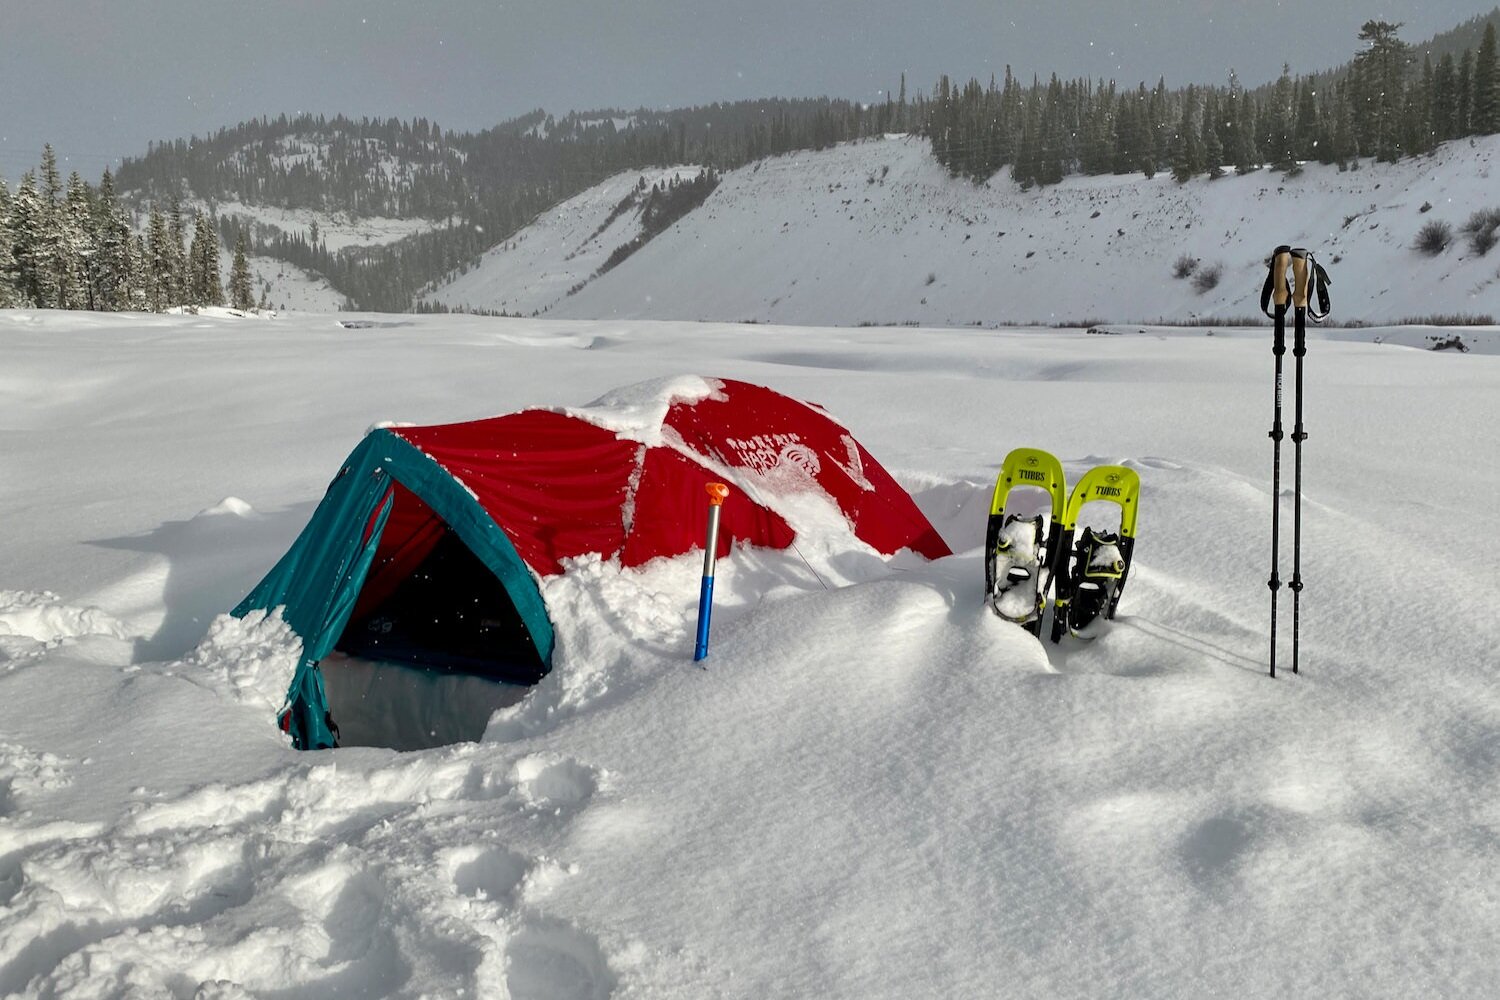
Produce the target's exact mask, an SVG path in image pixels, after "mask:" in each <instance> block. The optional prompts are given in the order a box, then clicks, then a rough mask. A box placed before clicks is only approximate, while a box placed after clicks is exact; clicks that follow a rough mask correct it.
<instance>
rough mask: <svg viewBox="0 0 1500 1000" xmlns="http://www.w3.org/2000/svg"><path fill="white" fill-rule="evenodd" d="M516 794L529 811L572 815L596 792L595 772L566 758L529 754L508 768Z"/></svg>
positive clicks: (597, 777) (596, 774)
mask: <svg viewBox="0 0 1500 1000" xmlns="http://www.w3.org/2000/svg"><path fill="white" fill-rule="evenodd" d="M511 780H512V781H514V782H515V786H516V794H517V795H518V796H519V797H520V799H521V802H522V803H523V804H524V805H525V807H526V808H527V809H529V810H534V811H536V812H547V813H552V814H554V815H557V816H564V815H572V814H573V813H575V812H577V811H578V810H579V809H581V808H583V806H584V805H585V804H586V803H587V802H588V801H589V799H591V798H593V796H594V793H595V792H596V791H598V790H599V772H597V771H596V770H595V769H594V768H591V767H589V766H587V765H585V764H580V763H579V762H578V761H576V760H572V759H570V758H567V757H561V758H559V757H554V756H551V755H548V754H533V755H531V756H528V757H522V758H521V759H520V760H518V761H516V763H515V766H514V767H513V768H512V769H511Z"/></svg>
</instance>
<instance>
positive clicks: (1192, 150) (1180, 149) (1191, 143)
mask: <svg viewBox="0 0 1500 1000" xmlns="http://www.w3.org/2000/svg"><path fill="white" fill-rule="evenodd" d="M1197 105H1198V92H1197V89H1196V88H1194V87H1192V86H1189V87H1188V89H1187V94H1186V95H1184V97H1183V99H1182V118H1181V120H1179V121H1178V123H1177V135H1176V137H1175V139H1174V140H1173V150H1172V176H1173V177H1174V178H1176V179H1177V182H1178V183H1179V184H1180V183H1184V182H1186V181H1187V180H1188V179H1189V178H1190V177H1192V176H1193V175H1194V174H1196V173H1199V172H1200V171H1201V170H1202V169H1203V154H1202V152H1201V150H1200V149H1199V145H1198V144H1199V137H1198V124H1197V123H1196V122H1195V121H1194V120H1193V118H1194V115H1195V114H1196V113H1197Z"/></svg>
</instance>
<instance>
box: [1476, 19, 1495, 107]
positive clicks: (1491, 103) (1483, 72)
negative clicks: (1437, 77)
mask: <svg viewBox="0 0 1500 1000" xmlns="http://www.w3.org/2000/svg"><path fill="white" fill-rule="evenodd" d="M1497 59H1500V57H1497V55H1496V51H1495V22H1494V21H1491V22H1490V23H1489V24H1487V25H1485V26H1484V40H1483V41H1482V42H1480V43H1479V54H1478V55H1477V56H1475V58H1474V110H1473V116H1474V131H1475V132H1478V133H1479V134H1481V135H1489V134H1491V133H1494V132H1500V62H1497Z"/></svg>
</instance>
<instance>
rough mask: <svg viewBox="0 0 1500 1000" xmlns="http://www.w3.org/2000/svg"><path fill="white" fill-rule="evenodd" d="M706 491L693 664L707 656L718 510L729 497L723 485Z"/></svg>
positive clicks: (714, 484)
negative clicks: (696, 634)
mask: <svg viewBox="0 0 1500 1000" xmlns="http://www.w3.org/2000/svg"><path fill="white" fill-rule="evenodd" d="M705 489H707V490H708V538H707V540H706V541H705V542H704V543H703V588H702V590H700V591H699V593H698V645H697V647H696V648H695V649H694V650H693V662H694V663H697V662H698V661H699V660H702V659H703V658H705V657H706V656H708V623H709V619H710V618H712V617H713V610H714V569H715V567H716V566H717V564H718V561H719V508H720V507H721V506H722V505H723V503H724V500H725V498H726V497H728V496H729V487H728V486H725V485H724V484H723V483H709V484H708V485H707V486H706V487H705Z"/></svg>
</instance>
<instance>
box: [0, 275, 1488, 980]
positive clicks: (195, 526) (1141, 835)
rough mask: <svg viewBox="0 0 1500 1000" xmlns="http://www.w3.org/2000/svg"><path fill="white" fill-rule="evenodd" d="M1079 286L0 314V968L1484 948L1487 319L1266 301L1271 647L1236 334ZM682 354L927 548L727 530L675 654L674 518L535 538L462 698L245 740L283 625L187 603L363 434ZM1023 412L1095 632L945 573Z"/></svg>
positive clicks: (1247, 371) (1096, 971) (287, 523)
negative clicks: (865, 311) (570, 548)
mask: <svg viewBox="0 0 1500 1000" xmlns="http://www.w3.org/2000/svg"><path fill="white" fill-rule="evenodd" d="M1257 284H1258V283H1257ZM1335 291H1336V292H1337V291H1338V290H1337V289H1336V290H1335ZM1246 297H1247V298H1248V295H1247V296H1246ZM1121 329H1125V330H1128V331H1130V332H1124V333H1121V334H1120V335H1118V336H1097V335H1088V334H1085V333H1083V332H1081V331H1053V332H1048V331H1040V332H1023V331H1015V332H1002V333H989V332H981V331H973V330H910V329H898V330H891V329H866V330H853V329H844V330H810V329H789V328H778V327H769V326H760V327H734V326H714V325H690V324H670V323H630V322H607V323H587V322H539V321H503V320H480V319H463V318H458V317H434V318H422V319H413V320H412V322H411V325H409V326H404V327H401V328H391V327H380V326H371V327H367V328H362V329H346V328H343V327H341V326H339V324H338V323H337V321H336V319H335V318H334V317H332V316H301V317H280V318H277V319H274V320H270V321H266V322H247V321H234V320H230V319H216V318H209V317H130V316H117V317H100V316H89V315H83V314H59V313H53V314H21V313H16V312H8V313H0V352H3V356H4V359H5V364H4V365H3V367H0V454H3V455H4V456H5V458H4V473H5V474H4V476H3V478H0V524H3V526H4V530H3V532H0V993H18V994H20V995H23V996H36V997H53V996H66V997H119V996H168V995H169V996H179V997H199V998H211V997H212V998H229V997H248V996H277V997H308V998H313V997H318V998H327V997H343V996H364V995H371V996H399V997H417V996H444V997H448V996H453V997H456V996H485V997H492V996H493V997H501V996H512V997H532V998H535V997H606V996H614V997H647V996H650V997H683V998H688V997H692V998H698V997H715V996H719V997H766V996H819V997H850V998H854V997H859V998H866V997H910V996H985V995H1014V996H1051V997H1096V996H1101V995H1108V996H1150V997H1184V998H1187V997H1200V996H1205V995H1231V996H1243V997H1273V996H1274V997H1285V996H1300V995H1308V994H1314V993H1316V994H1317V995H1319V996H1349V997H1355V996H1372V995H1380V996H1415V995H1438V996H1447V997H1458V996H1471V997H1479V996H1485V995H1487V994H1488V993H1489V992H1490V990H1491V989H1492V974H1493V943H1494V941H1495V940H1496V939H1497V935H1500V906H1497V899H1496V890H1495V884H1494V878H1493V873H1494V871H1495V866H1496V863H1497V860H1500V806H1497V803H1500V794H1497V793H1500V784H1497V782H1500V761H1497V756H1496V752H1495V747H1496V746H1497V745H1500V697H1497V694H1496V690H1497V689H1496V686H1495V682H1494V665H1495V662H1496V658H1497V652H1496V651H1497V648H1500V625H1497V623H1496V620H1495V617H1494V615H1493V613H1492V611H1493V607H1494V604H1495V600H1496V598H1497V596H1500V595H1497V583H1496V577H1495V573H1494V567H1495V565H1496V564H1497V561H1500V552H1497V551H1496V545H1495V542H1494V540H1493V538H1492V533H1489V532H1486V531H1484V530H1483V529H1482V527H1481V526H1478V525H1476V522H1475V519H1474V514H1475V512H1476V511H1482V510H1484V509H1486V507H1487V504H1488V503H1489V501H1490V500H1491V498H1492V495H1493V491H1494V485H1495V482H1494V473H1493V470H1494V469H1495V468H1496V466H1497V464H1500V444H1497V442H1496V439H1495V437H1494V436H1493V435H1492V434H1489V433H1487V428H1488V427H1490V426H1491V425H1492V424H1493V417H1494V412H1495V409H1494V406H1495V404H1494V400H1495V398H1496V392H1497V389H1500V358H1496V357H1494V356H1492V355H1484V354H1480V353H1478V352H1475V353H1470V354H1466V355H1460V354H1456V353H1453V352H1443V353H1434V352H1428V351H1420V350H1412V349H1409V348H1403V347H1398V346H1393V345H1391V344H1388V343H1387V344H1378V345H1377V344H1372V343H1368V342H1350V341H1344V340H1333V339H1328V338H1325V337H1324V336H1322V335H1320V334H1316V333H1315V334H1314V335H1313V342H1312V347H1311V351H1310V353H1309V356H1308V371H1307V413H1306V420H1307V425H1308V430H1309V431H1310V434H1311V437H1310V438H1309V440H1308V442H1307V445H1306V449H1307V454H1306V506H1305V521H1306V523H1305V525H1304V536H1305V537H1304V552H1303V560H1302V562H1303V574H1304V576H1305V577H1306V579H1307V581H1308V586H1307V590H1306V592H1305V594H1304V609H1303V613H1304V625H1303V662H1304V665H1305V666H1304V674H1303V675H1302V676H1301V677H1290V676H1287V677H1284V678H1282V679H1278V680H1276V681H1271V680H1269V679H1267V678H1266V677H1265V676H1264V668H1265V660H1266V637H1265V632H1266V613H1267V607H1266V606H1267V599H1266V597H1267V595H1266V588H1265V579H1266V576H1267V574H1268V571H1269V565H1268V563H1269V551H1268V549H1269V544H1268V543H1269V538H1268V536H1269V531H1268V527H1269V526H1268V523H1267V522H1268V521H1269V515H1270V503H1271V498H1270V496H1269V493H1270V490H1269V478H1270V476H1269V465H1270V451H1271V449H1270V446H1269V445H1270V442H1269V441H1268V440H1267V438H1266V430H1267V428H1268V427H1269V423H1270V409H1271V398H1272V397H1271V378H1270V369H1271V365H1270V361H1271V359H1270V352H1269V350H1268V349H1267V343H1266V336H1265V332H1264V331H1258V332H1236V331H1225V330H1222V329H1221V330H1217V331H1216V333H1215V335H1214V336H1212V337H1210V336H1205V335H1203V332H1202V331H1177V332H1169V331H1160V330H1146V331H1141V332H1134V331H1133V330H1131V329H1130V328H1121ZM1379 335H1382V334H1379V333H1374V332H1372V333H1370V334H1369V336H1371V337H1373V336H1379ZM1345 336H1352V334H1345ZM688 372H710V373H713V374H720V375H724V376H727V377H734V378H742V379H746V380H748V381H753V382H762V383H764V384H767V385H770V386H772V387H773V388H776V389H778V390H780V391H783V392H786V393H788V394H790V395H793V396H796V397H798V398H804V399H810V400H814V401H817V402H819V403H821V404H822V405H824V406H825V407H826V408H827V409H828V410H829V411H830V412H831V413H832V414H834V415H835V416H836V417H837V418H838V419H840V421H841V422H843V423H845V424H846V425H847V426H848V427H849V428H850V429H851V431H852V432H853V433H855V434H856V435H858V437H859V438H860V440H861V441H862V442H863V443H865V444H866V445H867V446H868V447H869V448H870V450H871V451H872V452H873V453H874V454H875V455H876V457H877V458H879V459H880V460H881V462H882V463H883V464H885V465H886V466H887V468H889V469H890V470H891V471H892V472H893V473H894V474H895V475H897V477H898V478H899V479H901V480H902V482H903V483H905V484H906V485H907V486H908V487H909V488H910V489H911V490H912V492H913V494H914V495H915V496H916V497H917V499H918V502H919V503H920V504H921V506H922V507H923V509H924V510H925V511H926V512H927V513H928V515H929V516H930V517H931V518H932V520H933V521H934V523H935V524H936V525H937V527H938V528H939V530H940V531H942V532H943V534H944V536H945V537H946V538H947V539H948V541H949V542H950V543H951V544H952V546H953V547H954V549H955V550H956V551H957V552H958V554H957V555H955V556H953V557H951V558H949V559H945V560H942V561H939V562H936V563H926V562H923V561H921V560H919V559H915V558H912V557H910V556H898V557H897V558H895V559H891V560H885V559H882V558H880V557H877V556H875V555H873V554H872V553H869V552H867V551H859V550H857V549H854V548H851V547H850V546H849V545H848V544H847V542H846V541H843V540H841V541H840V542H839V543H838V544H826V543H823V542H820V541H819V540H818V539H815V538H810V539H807V540H806V542H805V544H800V545H799V552H797V553H786V554H779V553H764V552H756V551H739V552H736V553H734V554H733V555H732V556H731V557H730V558H729V559H726V560H724V561H722V562H721V563H720V577H719V591H718V596H719V605H718V611H717V613H716V617H715V625H716V629H715V633H714V639H713V652H712V655H711V657H710V659H709V661H708V663H707V669H706V670H703V669H698V668H695V667H694V666H693V665H692V663H691V661H690V658H691V653H692V616H693V609H694V607H695V604H696V597H697V576H698V573H699V570H700V564H699V561H698V560H697V559H695V558H693V557H691V556H689V557H684V558H681V559H677V560H670V561H665V562H660V563H656V564H652V565H650V566H648V567H647V568H645V569H644V570H642V571H634V572H622V571H621V570H619V569H618V567H616V566H613V565H610V564H604V563H600V562H598V561H597V560H587V559H585V560H581V561H580V562H579V563H578V564H576V565H575V566H573V567H572V569H571V571H570V572H569V573H567V574H566V575H564V576H562V577H559V578H556V579H553V580H551V581H549V582H548V584H547V594H546V597H547V599H548V602H549V606H550V607H551V608H552V609H553V612H554V614H555V615H556V616H557V619H558V622H557V624H558V626H559V640H560V648H559V653H558V656H557V659H556V669H555V670H554V672H553V674H552V675H551V676H550V677H548V678H547V679H546V680H545V681H544V682H543V683H542V684H541V685H540V686H539V687H538V688H537V689H536V690H534V691H533V692H532V693H531V695H530V696H528V697H527V698H526V699H525V700H523V701H522V702H521V703H520V704H518V705H517V706H515V707H514V708H512V709H509V710H506V711H504V712H502V713H500V714H498V715H496V716H495V717H494V718H493V720H492V721H491V724H490V726H489V730H488V732H487V734H486V739H485V741H484V742H482V743H478V744H461V745H455V746H451V747H446V748H440V749H435V750H429V751H422V752H415V753H409V754H399V753H395V752H392V751H386V750H379V749H372V748H350V749H345V750H338V751H329V752H323V753H316V754H298V753H295V752H293V751H291V750H289V749H287V748H286V746H285V744H284V740H283V738H282V737H281V735H280V734H279V733H278V732H277V731H276V729H275V728H274V726H273V724H272V713H273V712H274V710H275V707H276V703H277V702H279V700H280V697H281V693H282V692H281V691H280V690H279V689H278V685H282V684H284V683H285V677H286V676H287V673H288V671H289V669H290V668H289V666H288V662H287V656H288V652H289V649H288V638H287V636H286V633H285V629H284V627H283V626H281V624H280V623H279V621H277V620H276V619H275V618H268V619H257V620H246V621H244V622H238V621H233V620H229V619H225V618H222V617H219V616H220V615H221V614H222V612H223V611H224V610H225V609H227V608H228V607H230V606H231V605H233V604H234V603H235V602H236V601H237V600H238V599H239V598H240V597H241V596H243V594H244V593H245V592H246V591H247V590H248V588H249V587H250V586H251V585H252V584H253V583H254V582H255V581H256V580H257V579H259V577H260V576H261V575H262V574H263V573H264V571H265V570H266V569H267V568H268V567H269V565H270V564H271V563H272V562H273V561H274V560H275V558H276V557H277V556H278V555H279V554H280V553H281V552H282V551H283V550H284V548H285V546H286V545H287V544H288V543H289V542H290V540H291V539H292V537H294V535H295V534H296V532H297V531H298V530H299V529H300V527H301V525H302V523H303V522H304V521H305V519H306V517H307V515H308V513H309V512H310V510H311V507H312V505H313V504H314V503H315V502H316V500H317V498H318V497H319V496H320V495H321V492H322V490H323V488H324V486H325V484H326V482H327V480H328V478H329V476H330V475H331V474H332V472H333V471H334V470H336V469H337V467H338V463H339V462H340V461H341V460H342V458H343V457H344V455H345V454H346V453H347V452H348V450H349V449H350V447H351V446H352V445H353V443H354V442H355V441H356V440H357V439H358V437H359V435H360V434H361V433H362V432H363V431H364V430H365V428H367V427H369V426H370V425H372V424H373V423H375V422H377V421H378V420H382V419H394V420H409V421H414V422H421V423H428V422H437V421H440V420H457V419H465V418H470V417H477V416H481V415H486V414H492V413H498V412H505V411H509V410H514V409H518V408H521V407H523V406H526V405H532V404H544V405H554V406H576V405H581V404H584V403H587V402H588V401H590V400H592V399H595V398H597V397H599V396H600V395H602V394H604V393H605V392H606V391H607V390H609V389H611V388H613V387H615V386H619V385H624V384H628V383H632V382H636V381H641V380H644V379H647V378H653V377H661V376H667V375H674V374H681V373H688ZM1288 402H1289V404H1290V400H1289V401H1288ZM1020 444H1031V445H1036V446H1039V447H1044V448H1047V449H1049V450H1051V451H1053V452H1055V453H1056V454H1057V455H1059V457H1061V458H1062V459H1063V462H1064V466H1065V468H1066V470H1067V472H1068V474H1069V476H1070V478H1075V479H1076V477H1077V476H1078V475H1080V474H1081V473H1082V472H1083V471H1084V470H1085V469H1086V468H1087V467H1089V466H1090V465H1093V464H1096V463H1100V462H1123V463H1125V464H1128V465H1130V466H1131V467H1133V468H1135V469H1136V470H1137V471H1138V472H1139V473H1140V475H1141V478H1142V481H1143V485H1144V491H1145V492H1144V499H1143V503H1142V512H1141V519H1140V535H1141V538H1140V542H1139V545H1138V547H1137V550H1136V568H1135V570H1134V571H1133V573H1132V579H1131V582H1130V585H1129V588H1128V589H1127V591H1126V593H1125V596H1124V600H1123V602H1122V605H1121V616H1120V618H1119V620H1118V621H1116V622H1115V623H1114V625H1113V626H1112V627H1111V629H1110V630H1109V631H1108V632H1107V634H1105V635H1104V636H1103V637H1102V638H1100V639H1098V640H1097V641H1095V642H1094V643H1092V644H1089V645H1083V644H1079V643H1076V642H1073V641H1071V640H1070V641H1068V642H1066V643H1065V644H1064V645H1062V646H1060V647H1053V646H1050V645H1046V646H1044V645H1042V644H1039V643H1038V642H1036V641H1035V640H1033V639H1032V638H1031V637H1029V636H1028V635H1026V634H1025V633H1024V632H1022V631H1021V630H1020V629H1019V628H1016V627H1014V626H1010V625H1007V624H1005V623H1002V622H1000V621H999V620H998V619H996V618H994V617H993V616H992V615H990V614H988V613H987V612H984V611H983V610H982V608H981V606H980V603H979V594H978V591H979V581H980V579H981V577H982V573H981V567H980V563H979V554H978V548H979V543H980V540H981V538H982V535H983V527H982V526H983V518H984V513H985V510H986V507H987V504H988V500H989V493H990V489H991V486H992V481H993V476H994V473H995V471H996V468H997V466H998V464H999V461H1000V459H1001V458H1002V457H1003V455H1004V454H1005V452H1006V451H1007V450H1008V449H1009V448H1011V447H1014V446H1016V445H1020ZM1286 458H1287V460H1288V461H1290V451H1289V446H1288V452H1287V453H1286ZM1286 565H1287V564H1286V562H1284V563H1283V572H1285V567H1286ZM1285 624H1286V619H1284V620H1283V625H1284V627H1285Z"/></svg>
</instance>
